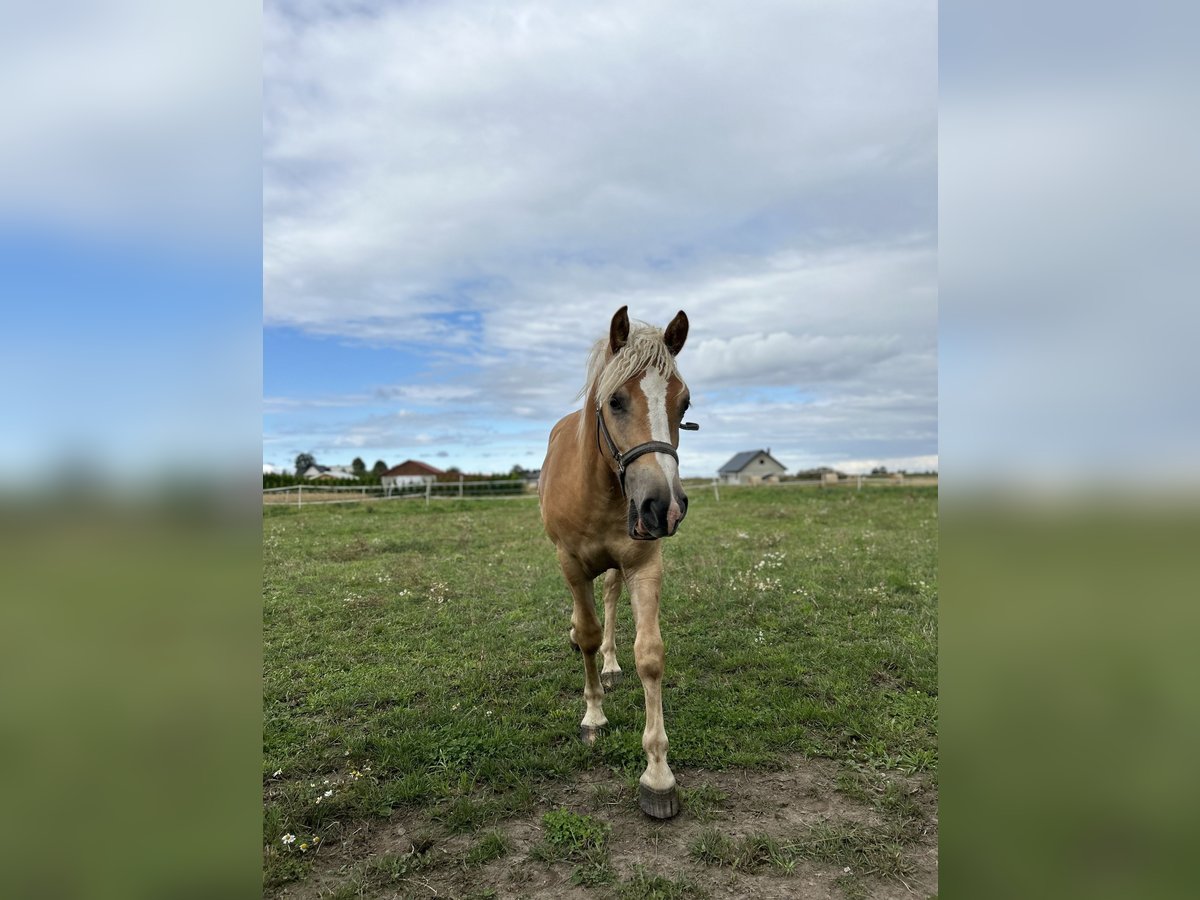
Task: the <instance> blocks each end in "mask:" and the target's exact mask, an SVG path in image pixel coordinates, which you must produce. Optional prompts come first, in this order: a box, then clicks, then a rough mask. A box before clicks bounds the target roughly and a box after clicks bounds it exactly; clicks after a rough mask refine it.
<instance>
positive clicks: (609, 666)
mask: <svg viewBox="0 0 1200 900" xmlns="http://www.w3.org/2000/svg"><path fill="white" fill-rule="evenodd" d="M622 581H623V579H622V577H621V570H620V569H609V570H608V571H607V572H605V573H604V640H603V641H602V642H601V643H600V655H601V656H603V657H604V667H603V668H602V669H601V670H600V683H601V684H602V685H604V689H605V690H607V691H611V690H612V689H613V688H615V687H616V686H617V685H618V684H620V683H621V679H622V678H623V677H624V675H623V673H622V672H621V667H620V666H619V665H618V664H617V601H618V600H620V599H621V583H622Z"/></svg>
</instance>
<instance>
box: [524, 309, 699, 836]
mask: <svg viewBox="0 0 1200 900" xmlns="http://www.w3.org/2000/svg"><path fill="white" fill-rule="evenodd" d="M687 332H688V320H687V316H686V315H685V314H684V313H683V311H682V310H680V312H679V314H678V315H677V316H675V318H674V319H672V320H671V324H670V325H668V326H667V327H666V330H665V331H659V330H658V329H657V328H652V327H650V326H649V325H643V324H641V323H637V324H635V325H634V326H633V327H632V328H631V327H630V324H629V315H628V312H627V307H624V306H622V307H621V308H620V309H619V310H617V313H616V315H614V316H613V318H612V324H611V326H610V328H609V334H608V337H607V338H605V339H601V340H600V341H598V342H597V343H596V345H595V347H594V348H593V349H592V354H591V357H590V358H589V360H588V373H587V382H586V384H585V385H584V387H583V390H582V391H580V395H581V396H583V397H584V398H585V401H584V404H583V409H582V410H579V411H577V412H574V413H571V415H569V416H567V417H566V418H564V419H561V420H560V421H559V423H558V424H557V425H555V426H554V429H553V430H552V431H551V432H550V445H549V448H548V449H547V451H546V461H545V462H544V463H543V464H542V474H541V478H540V479H539V480H538V496H539V498H540V500H541V508H542V522H543V524H544V525H545V527H546V534H548V535H549V536H550V539H551V540H552V541H554V545H555V547H557V549H558V562H559V565H560V566H562V572H563V577H564V578H565V579H566V581H567V587H568V588H570V590H571V596H572V597H573V598H574V599H575V611H574V613H573V615H572V616H571V625H572V627H571V644H572V645H573V646H574V647H576V649H578V650H581V651H582V652H583V676H584V688H583V697H584V700H585V701H586V703H587V712H586V713H585V714H584V716H583V722H582V723H581V724H580V726H579V731H580V736H581V737H582V739H583V741H584V742H585V743H587V744H592V743H594V742H595V740H596V736H597V735H598V734H599V733H600V730H601V729H602V728H603V727H604V726H605V725H607V724H608V719H606V718H605V717H604V709H603V706H602V704H603V701H604V688H605V687H608V688H612V687H615V686H616V684H617V683H618V682H619V681H620V679H621V667H620V666H619V665H617V654H616V647H615V640H614V638H615V634H614V632H615V628H616V619H617V609H616V607H617V600H618V599H619V598H620V596H621V582H622V581H624V582H625V584H626V585H627V586H628V587H629V594H630V597H631V599H632V602H633V617H634V623H635V627H636V629H637V637H636V639H635V641H634V645H633V652H634V657H635V659H636V661H637V672H638V677H639V678H640V679H641V680H642V688H643V690H644V691H645V695H646V729H645V731H644V732H643V733H642V747H643V748H644V749H645V751H646V759H647V765H646V771H645V772H643V773H642V777H641V779H640V790H639V792H638V803H639V805H640V806H641V808H642V810H643V811H644V812H645V813H646V814H647V815H650V816H653V817H655V818H658V819H669V818H671V817H672V816H674V815H675V814H676V813H678V812H679V795H678V791H677V790H676V787H675V775H674V774H673V773H672V772H671V768H670V766H668V765H667V733H666V730H665V729H664V728H663V713H662V675H663V642H662V637H661V635H660V634H659V630H658V598H659V593H660V590H661V586H662V572H663V563H662V545H661V544H659V543H658V539H659V538H663V537H669V536H670V535H673V534H675V532H676V531H678V530H679V523H680V522H682V521H683V517H684V516H685V515H687V504H688V501H687V495H686V494H684V492H683V486H682V485H681V484H680V482H679V457H678V455H677V454H676V452H675V448H676V447H677V446H678V445H679V430H680V428H683V429H687V430H695V429H696V428H697V427H698V426H696V425H692V424H690V423H683V422H682V421H681V420H682V418H683V414H684V412H685V411H686V410H687V408H688V389H687V385H685V384H684V383H683V380H682V379H681V378H680V377H679V372H678V370H677V369H676V368H675V356H676V355H677V354H678V353H679V351H680V350H682V349H683V343H684V341H685V340H687ZM620 448H624V449H620ZM601 574H603V575H604V632H603V641H601V631H600V622H599V621H598V620H597V618H596V600H595V594H594V591H593V582H594V580H595V578H596V577H597V576H599V575H601ZM597 650H599V651H600V652H601V654H602V655H603V657H604V670H603V672H597V671H596V651H597Z"/></svg>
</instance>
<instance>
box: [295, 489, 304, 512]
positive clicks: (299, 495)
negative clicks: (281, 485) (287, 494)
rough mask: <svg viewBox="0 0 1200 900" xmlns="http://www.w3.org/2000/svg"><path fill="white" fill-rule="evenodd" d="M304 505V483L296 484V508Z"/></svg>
mask: <svg viewBox="0 0 1200 900" xmlns="http://www.w3.org/2000/svg"><path fill="white" fill-rule="evenodd" d="M303 505H304V485H302V484H298V485H296V509H299V508H300V507H302V506H303Z"/></svg>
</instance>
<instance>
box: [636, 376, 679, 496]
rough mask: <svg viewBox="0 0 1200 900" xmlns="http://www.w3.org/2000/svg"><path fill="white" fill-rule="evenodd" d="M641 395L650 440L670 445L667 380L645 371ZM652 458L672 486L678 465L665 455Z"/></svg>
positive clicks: (658, 454)
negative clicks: (647, 417) (648, 425)
mask: <svg viewBox="0 0 1200 900" xmlns="http://www.w3.org/2000/svg"><path fill="white" fill-rule="evenodd" d="M642 393H643V394H645V395H646V407H647V409H649V411H650V440H652V441H662V442H663V443H664V444H669V443H671V423H670V421H669V420H668V419H667V379H665V378H663V377H662V375H660V374H659V373H658V372H657V371H656V370H655V369H647V370H646V374H645V375H643V376H642ZM654 458H655V459H657V460H658V465H659V467H660V468H662V470H663V474H664V475H666V476H667V484H668V485H673V484H674V483H675V478H676V477H677V476H678V474H679V466H678V464H677V463H676V462H675V460H674V459H672V458H671V457H669V456H667V454H665V453H655V454H654ZM672 502H674V498H672Z"/></svg>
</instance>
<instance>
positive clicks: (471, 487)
mask: <svg viewBox="0 0 1200 900" xmlns="http://www.w3.org/2000/svg"><path fill="white" fill-rule="evenodd" d="M533 495H534V492H533V491H532V489H531V487H530V486H529V484H528V482H526V481H525V479H523V478H506V479H497V480H494V481H493V480H488V481H431V482H423V483H417V484H401V485H392V486H387V487H385V486H383V485H380V484H368V485H336V484H292V485H285V486H284V487H274V488H263V504H264V505H269V506H279V505H295V506H297V507H303V506H304V505H305V504H309V505H312V504H316V503H320V504H327V503H362V502H364V501H367V500H373V501H384V500H420V499H424V500H425V502H426V503H427V504H428V503H429V502H430V501H432V500H482V499H489V498H497V499H506V498H516V497H530V496H533Z"/></svg>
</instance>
